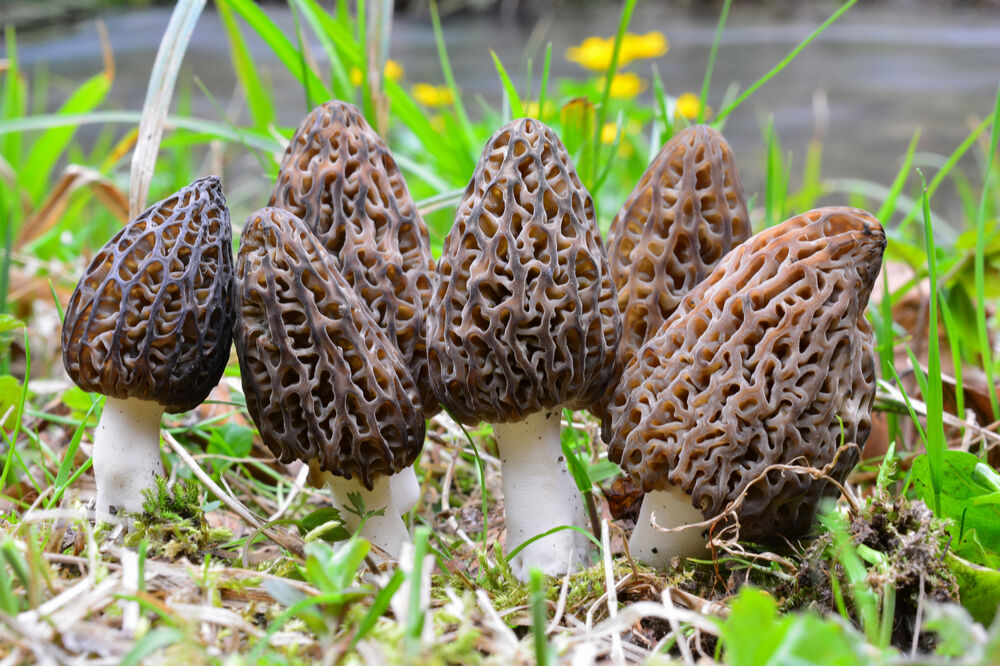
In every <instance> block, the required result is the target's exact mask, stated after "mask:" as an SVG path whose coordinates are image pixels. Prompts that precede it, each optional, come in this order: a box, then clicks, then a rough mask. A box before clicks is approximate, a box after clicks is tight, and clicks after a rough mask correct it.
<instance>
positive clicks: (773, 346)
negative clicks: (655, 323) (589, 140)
mask: <svg viewBox="0 0 1000 667" xmlns="http://www.w3.org/2000/svg"><path fill="white" fill-rule="evenodd" d="M885 244H886V240H885V233H884V232H883V230H882V226H881V225H880V224H879V222H878V221H877V220H876V219H875V218H873V217H872V216H871V215H870V214H868V213H866V212H865V211H861V210H859V209H853V208H843V207H834V208H824V209H817V210H814V211H810V212H809V213H805V214H803V215H800V216H797V217H794V218H792V219H790V220H787V221H785V222H784V223H782V224H780V225H778V226H775V227H772V228H771V229H768V230H766V231H764V232H761V233H760V234H757V235H756V236H754V237H752V238H751V239H750V240H749V241H747V242H746V243H744V244H742V245H740V246H738V247H737V248H735V249H734V250H733V251H732V252H730V253H729V254H728V255H726V257H724V258H723V259H722V261H721V262H720V263H719V265H718V266H717V267H716V269H715V270H714V271H712V273H711V274H710V275H709V276H708V277H707V278H706V279H705V280H704V281H703V282H702V283H701V284H700V285H698V286H697V287H696V288H695V289H694V290H692V291H691V292H690V293H689V294H688V295H687V296H686V297H684V299H683V301H682V302H681V305H680V306H679V307H678V308H677V310H676V311H675V312H674V314H673V315H672V316H671V317H670V318H669V319H668V320H667V321H666V322H664V323H663V325H662V326H661V327H660V330H659V331H658V332H657V333H656V334H655V335H654V336H653V337H652V338H651V339H650V340H649V341H648V342H647V343H646V344H645V345H644V346H643V347H642V348H641V349H640V350H639V352H638V353H637V355H636V356H635V357H634V358H633V359H632V360H631V362H630V363H629V364H628V366H627V367H626V368H625V370H624V372H623V374H622V380H621V383H620V385H619V387H618V390H617V391H616V393H615V397H614V400H613V402H612V404H611V405H610V408H609V409H610V414H611V418H612V429H613V431H612V442H611V446H610V448H609V457H610V458H611V459H612V460H613V461H615V462H617V463H619V464H620V465H621V466H622V468H623V469H624V470H625V471H626V472H627V473H628V474H629V475H631V476H632V477H633V479H635V480H636V482H637V483H638V484H640V485H641V486H642V488H643V490H644V491H646V494H647V495H646V497H645V499H644V501H643V508H642V512H641V514H640V517H639V521H638V522H637V524H636V529H635V532H634V533H633V535H632V539H631V542H630V549H631V553H632V554H633V555H634V556H637V557H638V558H641V559H642V560H645V561H647V562H649V563H650V564H653V565H657V566H660V567H665V566H666V565H667V564H668V563H669V562H670V559H671V558H672V557H673V556H675V555H681V556H683V555H689V554H691V553H692V552H693V551H695V552H696V551H699V550H703V549H704V546H705V540H704V538H703V537H702V536H701V535H700V534H698V533H699V532H700V531H696V530H682V531H679V532H673V533H664V532H661V531H657V530H656V529H655V528H654V527H653V526H652V525H651V514H652V512H654V511H655V512H656V517H657V519H658V523H659V524H660V525H661V526H666V527H677V526H683V525H688V524H692V523H698V522H700V521H702V520H703V519H708V518H712V517H715V516H718V515H719V514H720V513H721V512H723V510H725V509H726V508H727V506H728V505H729V504H730V503H732V502H733V501H737V499H738V498H739V497H740V496H741V495H742V496H744V497H743V498H742V499H741V500H739V501H737V502H736V504H735V506H734V508H733V509H735V513H736V520H737V521H738V524H739V531H740V536H741V538H742V539H745V540H749V541H754V542H763V543H773V542H778V541H779V540H780V538H788V539H792V538H795V537H797V536H800V535H802V534H803V533H804V532H805V531H806V530H807V529H808V528H809V526H810V525H811V523H812V521H813V518H814V515H815V511H816V506H817V504H818V503H819V501H820V499H821V498H823V497H824V496H829V495H832V494H834V493H836V487H835V486H834V485H832V484H831V483H830V481H829V480H828V479H826V478H819V479H814V478H812V477H811V476H809V475H808V474H802V473H798V472H791V471H788V470H780V469H776V468H774V467H772V466H775V465H779V464H789V465H802V466H809V467H813V468H816V469H822V468H824V467H826V466H830V470H829V476H830V477H831V478H833V479H835V480H838V481H840V480H843V478H844V477H845V476H846V475H847V473H848V472H849V471H850V470H851V468H853V466H854V464H855V463H856V462H857V459H858V453H859V446H863V445H864V443H865V441H866V440H867V438H868V434H869V431H870V429H871V408H872V401H873V400H874V395H875V371H874V369H875V359H874V354H873V352H872V331H871V327H870V326H869V325H868V322H867V321H866V320H865V317H864V310H865V307H866V305H867V303H868V297H869V294H870V293H871V289H872V285H873V283H874V281H875V279H876V276H877V275H878V272H879V268H880V267H881V263H882V253H883V251H884V249H885ZM842 442H845V443H849V446H848V447H847V448H844V449H839V447H840V444H841V443H842Z"/></svg>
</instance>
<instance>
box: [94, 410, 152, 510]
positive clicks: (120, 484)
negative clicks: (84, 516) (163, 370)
mask: <svg viewBox="0 0 1000 667" xmlns="http://www.w3.org/2000/svg"><path fill="white" fill-rule="evenodd" d="M162 417H163V406H162V405H160V404H159V403H157V402H155V401H144V400H142V399H138V398H124V399H123V398H111V397H110V396H109V397H108V398H107V400H106V401H105V403H104V412H102V413H101V420H100V421H99V422H98V423H97V428H96V429H95V430H94V479H95V480H96V482H97V516H96V518H97V521H98V522H101V521H106V522H108V523H114V524H126V523H127V519H126V518H125V513H127V512H139V511H141V510H142V501H143V495H142V490H143V489H147V488H150V487H152V486H154V485H155V483H156V476H157V475H159V476H161V477H162V476H163V461H162V460H161V459H160V419H161V418H162Z"/></svg>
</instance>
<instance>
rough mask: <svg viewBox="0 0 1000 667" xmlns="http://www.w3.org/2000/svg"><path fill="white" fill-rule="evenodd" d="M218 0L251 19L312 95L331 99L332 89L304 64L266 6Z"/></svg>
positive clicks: (249, 2)
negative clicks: (272, 18) (265, 11)
mask: <svg viewBox="0 0 1000 667" xmlns="http://www.w3.org/2000/svg"><path fill="white" fill-rule="evenodd" d="M217 2H218V3H226V4H228V5H229V6H230V7H231V8H232V9H233V10H234V11H235V12H236V13H237V14H239V15H240V18H242V19H243V20H244V21H246V22H247V25H249V26H250V28H251V29H252V30H253V31H254V32H255V33H257V36H258V37H260V38H261V39H262V40H263V41H264V43H265V44H267V45H268V47H269V48H270V49H271V51H273V52H274V55H276V56H277V57H278V60H280V61H281V64H282V65H284V66H285V69H287V70H288V72H289V73H290V74H291V75H292V76H294V77H295V78H296V79H297V80H298V82H299V83H300V84H302V88H303V90H308V91H310V95H311V96H313V97H315V98H322V99H324V100H326V99H330V89H329V88H328V87H327V85H326V84H325V83H323V81H322V80H321V79H320V78H319V76H317V74H316V72H314V71H312V69H311V68H310V67H308V66H304V65H303V63H304V62H305V59H304V57H303V55H302V53H301V52H300V51H299V50H298V49H297V48H295V45H294V44H292V42H291V40H289V39H288V38H287V37H285V33H284V32H283V31H282V30H281V28H279V27H278V26H277V25H276V24H275V23H274V21H272V20H271V18H270V17H269V16H268V15H267V14H265V13H264V10H262V9H260V8H259V7H258V6H257V5H256V4H254V2H253V1H252V0H217Z"/></svg>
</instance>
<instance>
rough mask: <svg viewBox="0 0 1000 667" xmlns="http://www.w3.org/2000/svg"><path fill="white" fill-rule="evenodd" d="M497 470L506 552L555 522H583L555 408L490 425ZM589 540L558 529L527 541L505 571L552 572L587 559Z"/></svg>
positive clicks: (519, 574) (518, 573) (563, 570)
mask: <svg viewBox="0 0 1000 667" xmlns="http://www.w3.org/2000/svg"><path fill="white" fill-rule="evenodd" d="M493 433H494V435H495V436H496V439H497V447H498V448H499V449H500V461H501V471H502V473H503V498H504V511H505V514H506V519H507V547H506V550H507V553H510V552H511V551H513V550H514V549H515V548H517V547H518V546H519V545H520V544H521V543H523V542H526V541H527V540H529V539H531V538H532V537H534V536H535V535H540V534H542V533H544V532H546V531H549V530H551V529H553V528H555V527H557V526H578V527H580V528H583V527H585V526H586V525H587V514H586V511H585V509H584V506H583V498H581V496H580V491H579V489H577V487H576V482H575V481H574V480H573V476H572V475H571V474H570V472H569V468H568V467H567V465H566V459H565V457H564V456H563V453H562V447H561V445H560V443H559V436H560V411H559V410H552V411H551V412H547V413H546V412H538V413H535V414H533V415H529V416H528V418H527V419H525V420H524V421H521V422H516V423H508V424H494V425H493ZM589 550H590V542H589V540H588V539H587V538H586V536H584V535H581V534H580V533H579V532H578V531H575V530H560V531H558V532H555V533H553V534H552V535H548V536H546V537H543V538H542V539H540V540H537V541H535V542H532V543H531V544H529V545H528V546H527V547H525V548H524V549H523V550H522V551H521V552H520V553H518V554H517V555H516V556H515V557H514V558H512V559H511V560H510V567H511V570H512V571H513V572H514V575H515V576H516V577H517V578H518V579H520V580H521V581H527V580H528V574H529V571H530V570H531V568H532V567H537V568H539V569H540V570H541V571H542V572H544V573H545V574H548V575H552V576H560V575H563V574H565V573H566V563H567V560H568V558H569V554H570V552H571V551H572V552H573V553H574V558H573V562H574V563H576V564H581V563H583V564H586V563H588V562H589V559H588V552H589Z"/></svg>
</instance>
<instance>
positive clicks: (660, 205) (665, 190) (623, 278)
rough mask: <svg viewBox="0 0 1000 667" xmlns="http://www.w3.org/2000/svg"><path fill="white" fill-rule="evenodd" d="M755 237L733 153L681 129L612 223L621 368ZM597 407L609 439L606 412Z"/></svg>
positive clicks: (697, 130) (713, 139)
mask: <svg viewBox="0 0 1000 667" xmlns="http://www.w3.org/2000/svg"><path fill="white" fill-rule="evenodd" d="M749 237H750V217H749V215H748V213H747V205H746V197H745V196H744V194H743V185H742V183H741V182H740V176H739V172H738V171H737V169H736V162H735V160H734V159H733V152H732V149H731V148H730V147H729V144H728V143H726V140H725V138H723V136H722V135H721V134H719V132H717V131H716V130H714V129H712V128H711V127H709V126H707V125H695V126H692V127H688V128H686V129H684V130H681V131H680V132H678V133H677V134H676V135H675V136H674V137H673V138H672V139H671V140H670V141H668V142H667V143H666V144H664V146H663V148H661V149H660V152H659V153H658V154H657V155H656V157H655V158H654V159H653V161H652V163H650V165H649V167H648V168H647V169H646V172H645V173H644V174H643V175H642V178H640V179H639V183H638V184H637V185H636V186H635V190H633V191H632V194H630V195H629V197H628V199H626V200H625V204H624V205H623V206H622V209H621V211H619V213H618V215H617V216H615V219H614V220H613V221H612V223H611V230H610V233H609V235H608V262H609V265H610V267H611V276H612V279H613V280H614V281H615V289H616V290H617V292H618V308H619V310H621V315H622V338H621V343H620V345H619V348H618V349H619V353H618V354H619V361H620V364H621V366H622V367H623V366H624V365H625V364H627V363H628V361H629V360H630V359H631V358H632V357H633V356H634V355H635V353H636V352H637V351H638V350H639V348H640V347H642V345H643V344H644V343H645V342H646V341H647V340H648V339H649V338H650V337H652V335H653V334H654V333H656V331H657V330H658V329H659V328H660V325H661V324H663V322H664V320H666V319H667V318H668V317H670V316H671V315H672V314H673V312H674V310H675V309H676V308H677V306H678V305H680V303H681V299H683V298H684V295H686V294H687V293H688V292H690V291H691V289H693V288H694V286H695V285H697V284H698V283H700V282H701V281H702V280H704V279H705V277H706V276H707V275H708V274H709V273H710V272H711V271H712V269H714V268H715V266H716V265H717V264H718V263H719V261H720V260H721V259H722V258H723V256H725V254H726V253H728V252H729V251H730V250H731V249H732V248H734V247H735V246H737V245H739V244H740V243H742V242H743V241H745V240H747V239H748V238H749ZM615 385H616V383H614V382H613V383H611V385H609V387H608V392H607V393H606V394H605V396H604V399H603V400H602V402H601V403H600V404H599V405H597V406H595V407H594V412H595V414H598V415H599V416H601V417H602V418H603V422H604V439H605V441H607V440H608V439H609V438H610V426H611V424H610V421H609V419H608V417H607V412H606V407H607V404H608V402H609V401H610V400H611V393H612V392H613V391H614V389H615Z"/></svg>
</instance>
